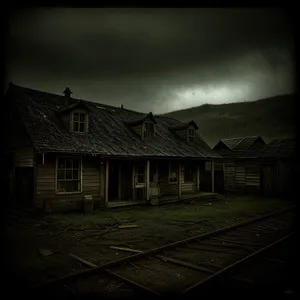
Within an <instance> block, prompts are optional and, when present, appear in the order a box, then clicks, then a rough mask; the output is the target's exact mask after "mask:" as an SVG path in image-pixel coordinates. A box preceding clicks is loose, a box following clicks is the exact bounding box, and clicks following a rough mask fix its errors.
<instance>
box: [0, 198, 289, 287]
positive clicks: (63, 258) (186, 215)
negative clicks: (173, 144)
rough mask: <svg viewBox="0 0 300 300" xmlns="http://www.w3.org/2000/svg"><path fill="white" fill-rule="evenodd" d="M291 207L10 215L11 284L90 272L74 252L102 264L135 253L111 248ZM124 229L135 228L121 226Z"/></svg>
mask: <svg viewBox="0 0 300 300" xmlns="http://www.w3.org/2000/svg"><path fill="white" fill-rule="evenodd" d="M289 205H291V203H289V202H287V201H285V200H279V199H267V198H260V197H249V196H231V197H224V196H222V197H221V196H220V197H219V200H218V201H214V202H209V201H203V200H202V201H192V202H190V203H188V204H172V205H166V206H160V207H153V206H150V207H135V208H130V209H122V210H105V211H95V212H94V213H92V214H82V213H72V214H62V215H48V216H44V217H32V216H31V217H29V216H28V215H20V214H10V215H9V216H8V218H7V221H6V224H5V225H6V226H5V231H4V241H5V250H6V253H5V255H6V257H5V261H6V263H7V267H8V270H9V272H8V274H7V280H8V281H9V282H10V281H13V282H18V284H21V285H23V286H32V285H37V284H40V283H43V282H46V281H48V280H51V279H54V278H57V277H61V276H64V275H68V274H72V273H74V272H77V271H79V270H83V269H87V268H88V267H86V266H85V265H83V264H81V263H80V262H78V261H77V260H75V259H74V258H73V257H71V256H70V255H69V253H73V254H75V255H77V256H80V257H81V258H83V259H86V260H88V261H90V262H92V263H94V264H97V265H102V264H105V263H107V262H110V261H114V260H116V259H120V258H122V257H125V256H130V255H132V254H133V253H131V252H126V251H119V250H115V249H112V248H111V246H117V247H126V248H131V249H137V250H142V251H145V250H149V249H152V248H156V247H159V246H162V245H165V244H168V243H171V242H174V241H178V240H181V239H185V238H188V237H191V236H194V235H198V234H202V233H205V232H207V231H212V230H215V229H218V228H221V227H224V226H229V225H233V224H235V223H239V222H242V221H244V220H247V219H250V218H255V217H258V216H259V215H261V214H265V213H269V212H271V211H274V210H278V209H281V208H284V207H287V206H289ZM124 225H131V227H127V228H120V227H119V226H121V227H122V226H124ZM41 249H46V250H49V251H51V252H50V255H45V254H42V253H41V252H42V250H41Z"/></svg>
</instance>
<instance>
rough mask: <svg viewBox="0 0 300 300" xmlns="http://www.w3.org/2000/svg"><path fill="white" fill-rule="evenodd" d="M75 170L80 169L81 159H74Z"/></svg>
mask: <svg viewBox="0 0 300 300" xmlns="http://www.w3.org/2000/svg"><path fill="white" fill-rule="evenodd" d="M73 169H79V159H78V158H74V159H73Z"/></svg>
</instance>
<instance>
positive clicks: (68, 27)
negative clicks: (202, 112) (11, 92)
mask: <svg viewBox="0 0 300 300" xmlns="http://www.w3.org/2000/svg"><path fill="white" fill-rule="evenodd" d="M9 16H10V17H9V20H8V23H9V24H8V27H7V30H8V39H7V46H8V47H7V50H8V51H7V53H8V57H7V76H6V82H10V81H12V82H13V83H15V84H18V85H22V86H26V87H30V88H34V89H41V90H44V91H48V92H53V93H58V94H62V92H63V91H64V89H65V87H66V86H68V87H70V89H71V90H72V92H73V96H74V97H75V98H82V99H86V100H91V101H96V102H102V103H106V104H111V105H116V106H120V105H121V104H123V105H124V107H126V108H130V109H135V110H138V111H143V112H149V111H152V112H153V113H163V112H168V111H172V110H177V109H183V108H188V107H191V106H198V105H202V104H205V103H211V104H218V103H228V102H239V101H251V100H256V99H259V98H263V97H268V96H273V95H278V94H284V93H290V92H293V91H294V89H295V86H294V57H293V56H294V40H293V36H292V25H291V24H292V21H291V20H290V16H289V15H287V14H286V13H284V12H283V11H280V10H278V9H277V10H275V9H216V8H212V9H208V8H205V9H202V8H193V9H171V8H168V9H158V8H157V9H152V8H151V9H149V8H148V9H132V8H123V9H104V8H103V9H101V8H99V9H98V8H97V9H95V8H93V9H82V8H43V9H31V10H26V11H25V10H20V11H13V12H11V14H10V15H9Z"/></svg>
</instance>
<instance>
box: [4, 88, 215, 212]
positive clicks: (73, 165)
mask: <svg viewBox="0 0 300 300" xmlns="http://www.w3.org/2000/svg"><path fill="white" fill-rule="evenodd" d="M64 93H65V95H55V94H51V93H46V92H42V91H37V90H33V89H29V88H24V87H20V86H17V85H14V84H12V83H11V84H10V85H9V88H8V91H7V93H6V96H5V105H6V111H7V114H6V118H5V124H6V126H7V128H9V130H7V132H8V134H7V136H6V142H5V144H6V156H5V168H6V170H7V174H8V178H9V180H8V182H7V186H8V187H9V192H10V193H11V194H12V195H13V199H14V203H18V204H19V205H27V206H31V207H35V208H39V209H43V210H45V211H47V212H55V211H69V210H73V209H81V208H82V207H83V203H84V197H85V199H88V197H89V196H91V197H92V199H93V201H94V206H95V207H97V206H98V207H100V206H103V207H107V206H108V207H109V206H113V205H114V203H128V204H129V203H136V202H137V201H139V202H145V203H152V204H155V203H157V199H159V201H160V203H161V202H162V201H164V200H168V199H172V198H176V199H178V198H184V197H198V196H201V192H202V191H203V188H202V182H201V180H202V179H203V180H204V179H205V178H204V177H205V176H211V180H210V182H211V187H210V190H209V192H214V172H211V173H209V174H208V173H207V172H205V163H206V162H210V163H211V165H212V169H213V166H214V160H215V159H216V158H219V157H220V156H219V155H218V154H217V153H216V152H214V151H213V150H212V149H211V148H210V147H209V146H208V145H207V144H206V143H205V142H204V141H203V139H202V138H201V137H200V135H199V134H198V133H197V130H198V126H197V125H196V124H195V123H194V122H193V121H192V120H191V121H190V122H188V123H181V122H180V121H178V120H175V119H171V118H167V117H163V116H159V115H158V116H154V115H153V114H152V113H151V112H150V113H149V114H144V113H139V112H135V111H132V110H128V109H125V108H123V105H122V106H121V107H113V106H109V105H104V104H99V103H94V102H89V101H85V100H78V99H74V98H73V97H71V91H70V89H68V88H67V89H66V90H65V92H64Z"/></svg>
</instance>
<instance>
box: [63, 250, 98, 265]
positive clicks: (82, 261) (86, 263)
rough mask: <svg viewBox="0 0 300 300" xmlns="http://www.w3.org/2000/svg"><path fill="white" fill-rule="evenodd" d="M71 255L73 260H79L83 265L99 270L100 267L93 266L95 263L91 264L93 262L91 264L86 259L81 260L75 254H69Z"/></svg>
mask: <svg viewBox="0 0 300 300" xmlns="http://www.w3.org/2000/svg"><path fill="white" fill-rule="evenodd" d="M69 255H70V256H72V257H73V258H75V259H77V260H78V261H80V262H81V263H83V264H85V265H87V266H89V267H91V268H97V267H98V266H97V265H96V264H93V263H91V262H89V261H87V260H85V259H83V258H81V257H79V256H77V255H75V254H72V253H69Z"/></svg>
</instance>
